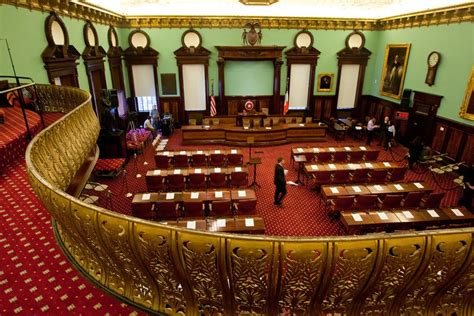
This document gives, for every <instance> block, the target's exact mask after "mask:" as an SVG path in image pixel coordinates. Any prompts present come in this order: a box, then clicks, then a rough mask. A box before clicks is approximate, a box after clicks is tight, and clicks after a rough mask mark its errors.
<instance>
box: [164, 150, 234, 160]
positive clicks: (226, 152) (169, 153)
mask: <svg viewBox="0 0 474 316" xmlns="http://www.w3.org/2000/svg"><path fill="white" fill-rule="evenodd" d="M195 154H198V155H202V154H204V155H206V156H207V157H209V156H210V155H212V154H223V155H229V154H240V155H242V154H243V151H242V149H238V148H233V149H215V150H171V151H170V150H166V151H158V152H156V153H155V156H166V157H170V158H171V157H174V156H175V155H186V156H188V157H191V156H192V155H195Z"/></svg>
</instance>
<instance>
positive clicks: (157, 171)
mask: <svg viewBox="0 0 474 316" xmlns="http://www.w3.org/2000/svg"><path fill="white" fill-rule="evenodd" d="M160 174H161V170H153V175H155V176H159V175H160Z"/></svg>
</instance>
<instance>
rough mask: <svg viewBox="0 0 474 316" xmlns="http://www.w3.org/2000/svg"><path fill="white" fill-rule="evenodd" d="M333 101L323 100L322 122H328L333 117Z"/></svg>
mask: <svg viewBox="0 0 474 316" xmlns="http://www.w3.org/2000/svg"><path fill="white" fill-rule="evenodd" d="M333 112H334V111H333V101H332V99H324V107H323V117H322V119H323V120H329V119H330V118H331V117H332V116H333Z"/></svg>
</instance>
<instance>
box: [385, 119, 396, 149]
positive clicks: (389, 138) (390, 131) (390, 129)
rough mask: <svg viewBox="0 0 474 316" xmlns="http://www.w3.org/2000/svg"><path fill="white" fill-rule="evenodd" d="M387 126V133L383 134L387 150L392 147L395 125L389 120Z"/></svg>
mask: <svg viewBox="0 0 474 316" xmlns="http://www.w3.org/2000/svg"><path fill="white" fill-rule="evenodd" d="M387 126H388V127H387V133H386V136H385V150H388V149H389V148H391V147H392V139H395V125H394V124H393V123H392V122H390V121H389V122H388V124H387Z"/></svg>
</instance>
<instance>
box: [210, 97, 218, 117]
mask: <svg viewBox="0 0 474 316" xmlns="http://www.w3.org/2000/svg"><path fill="white" fill-rule="evenodd" d="M216 114H217V110H216V99H215V98H214V94H211V116H216Z"/></svg>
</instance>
